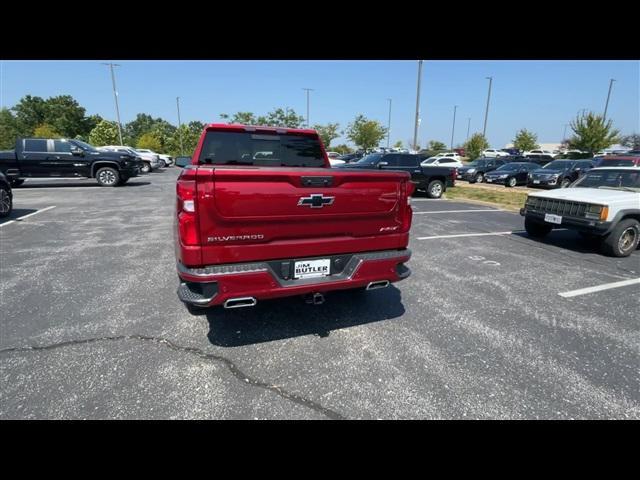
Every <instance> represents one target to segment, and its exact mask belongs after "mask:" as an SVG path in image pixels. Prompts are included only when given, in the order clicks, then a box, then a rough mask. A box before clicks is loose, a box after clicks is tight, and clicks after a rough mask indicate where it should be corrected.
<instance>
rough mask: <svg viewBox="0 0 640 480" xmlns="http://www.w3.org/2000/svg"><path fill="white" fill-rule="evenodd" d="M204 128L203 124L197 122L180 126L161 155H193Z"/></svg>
mask: <svg viewBox="0 0 640 480" xmlns="http://www.w3.org/2000/svg"><path fill="white" fill-rule="evenodd" d="M204 127H205V124H204V123H202V122H198V121H193V122H189V123H188V124H182V125H181V126H180V128H177V129H176V131H175V133H174V135H173V136H172V137H171V138H170V139H169V142H168V144H167V145H166V147H165V152H163V153H168V154H169V155H173V156H174V157H176V156H178V155H193V152H194V150H195V149H196V146H197V145H198V140H200V135H202V131H203V130H204ZM181 138H182V147H183V148H182V151H181V148H180V139H181Z"/></svg>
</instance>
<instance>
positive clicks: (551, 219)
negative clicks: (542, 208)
mask: <svg viewBox="0 0 640 480" xmlns="http://www.w3.org/2000/svg"><path fill="white" fill-rule="evenodd" d="M544 221H545V222H548V223H555V224H556V225H560V224H562V216H561V215H554V214H552V213H545V214H544Z"/></svg>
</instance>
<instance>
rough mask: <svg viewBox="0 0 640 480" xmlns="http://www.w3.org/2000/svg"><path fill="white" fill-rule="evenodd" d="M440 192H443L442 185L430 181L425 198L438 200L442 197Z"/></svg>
mask: <svg viewBox="0 0 640 480" xmlns="http://www.w3.org/2000/svg"><path fill="white" fill-rule="evenodd" d="M442 192H444V183H442V182H441V181H440V180H431V181H430V182H429V186H428V187H427V197H429V198H440V197H441V196H442Z"/></svg>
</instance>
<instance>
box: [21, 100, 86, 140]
mask: <svg viewBox="0 0 640 480" xmlns="http://www.w3.org/2000/svg"><path fill="white" fill-rule="evenodd" d="M12 110H13V111H14V112H15V115H16V120H17V123H18V127H19V129H20V131H21V132H22V133H23V134H24V135H33V132H34V131H35V129H36V128H37V127H38V126H40V125H43V124H48V125H50V126H51V127H52V128H53V130H55V131H56V132H58V134H59V135H60V136H62V137H69V138H73V137H75V136H76V135H87V134H88V133H89V132H90V131H91V130H92V128H94V127H95V125H96V124H97V122H96V120H97V119H96V118H95V116H92V117H86V116H85V113H86V110H85V109H84V108H83V107H81V106H80V104H79V103H78V102H77V101H76V100H75V99H74V98H73V97H72V96H70V95H59V96H57V97H50V98H47V99H46V100H45V99H43V98H41V97H32V96H31V95H26V96H24V97H22V98H21V99H20V101H19V102H18V103H17V104H16V105H15V106H14V107H13V109H12Z"/></svg>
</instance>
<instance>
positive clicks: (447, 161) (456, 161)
mask: <svg viewBox="0 0 640 480" xmlns="http://www.w3.org/2000/svg"><path fill="white" fill-rule="evenodd" d="M442 165H445V166H447V167H456V168H462V167H463V166H464V164H463V163H462V160H460V156H459V155H458V158H455V157H441V156H440V155H436V156H435V157H429V158H427V159H426V160H423V161H422V162H421V163H420V166H422V167H436V166H442Z"/></svg>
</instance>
